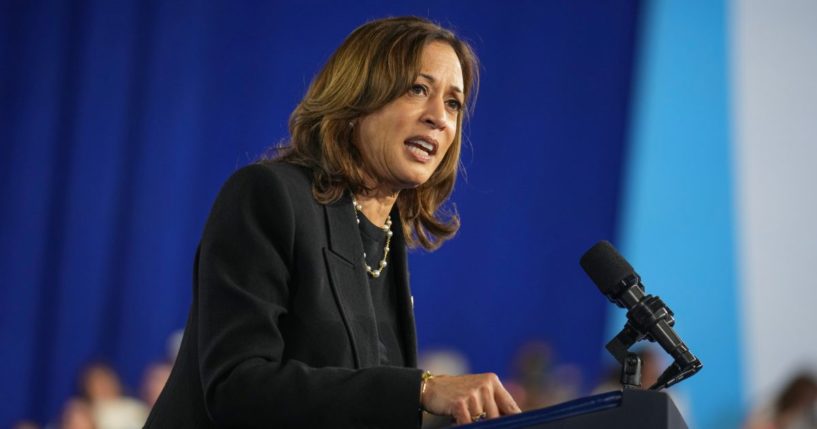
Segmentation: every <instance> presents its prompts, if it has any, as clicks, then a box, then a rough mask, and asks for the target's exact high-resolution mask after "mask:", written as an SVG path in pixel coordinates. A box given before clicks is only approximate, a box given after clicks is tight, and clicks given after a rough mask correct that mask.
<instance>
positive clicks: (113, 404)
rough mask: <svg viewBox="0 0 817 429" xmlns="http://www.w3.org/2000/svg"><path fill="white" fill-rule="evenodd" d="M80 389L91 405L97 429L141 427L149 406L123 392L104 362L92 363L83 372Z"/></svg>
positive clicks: (110, 369) (111, 370)
mask: <svg viewBox="0 0 817 429" xmlns="http://www.w3.org/2000/svg"><path fill="white" fill-rule="evenodd" d="M80 392H81V393H82V396H83V397H84V398H85V399H86V400H87V401H88V403H89V404H90V406H91V414H92V415H93V419H94V422H95V423H96V427H98V428H99V429H139V428H141V427H142V426H144V424H145V420H146V419H147V415H148V412H149V408H148V407H147V406H145V404H143V403H142V402H141V401H139V400H137V399H134V398H130V397H127V396H125V395H124V393H123V391H122V383H121V382H120V381H119V376H118V375H117V374H116V372H114V370H113V368H111V367H110V366H108V365H107V364H104V363H101V362H95V363H92V364H90V365H88V366H87V367H86V368H85V370H84V371H82V374H81V375H80Z"/></svg>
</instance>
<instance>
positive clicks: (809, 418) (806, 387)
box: [745, 371, 817, 429]
mask: <svg viewBox="0 0 817 429" xmlns="http://www.w3.org/2000/svg"><path fill="white" fill-rule="evenodd" d="M745 427H746V429H817V378H815V376H814V374H813V373H810V372H808V371H804V372H800V373H798V374H795V375H794V377H792V378H791V379H790V380H789V382H788V383H786V385H785V386H784V387H783V389H782V390H781V391H780V393H779V394H778V395H777V397H776V398H775V399H774V400H773V401H772V402H771V403H770V404H767V405H761V406H760V407H759V408H757V409H756V410H754V411H753V412H752V413H751V414H750V417H749V421H748V422H747V424H746V426H745Z"/></svg>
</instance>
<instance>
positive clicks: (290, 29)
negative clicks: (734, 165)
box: [0, 0, 639, 427]
mask: <svg viewBox="0 0 817 429" xmlns="http://www.w3.org/2000/svg"><path fill="white" fill-rule="evenodd" d="M638 9H639V8H638V4H637V2H636V1H635V0H631V1H624V2H622V1H615V2H612V1H611V2H595V1H579V2H577V1H573V0H563V1H548V2H539V1H517V2H504V3H499V2H497V3H494V2H460V1H434V2H432V1H419V2H416V1H408V0H405V1H398V2H388V3H385V2H384V3H382V4H381V3H380V2H372V1H362V2H351V3H343V4H341V3H336V2H330V1H326V2H312V1H309V2H291V3H282V2H267V1H264V2H261V1H258V2H251V1H242V2H234V1H212V2H197V1H192V2H174V1H57V0H55V1H46V0H44V1H24V0H19V1H14V0H11V1H8V0H7V1H4V2H2V3H0V201H1V202H0V398H3V399H2V401H0V426H2V427H7V426H8V425H10V424H11V423H12V422H13V421H15V420H17V419H20V418H23V417H27V418H32V419H35V420H38V421H40V422H45V421H48V420H51V419H53V418H54V417H55V416H56V415H57V414H58V413H59V410H60V407H61V405H62V403H63V402H64V400H65V399H66V397H67V396H68V395H70V394H72V393H74V392H75V391H76V380H75V377H76V374H77V371H78V369H79V368H81V366H82V365H83V364H84V363H86V362H88V361H89V360H91V359H104V360H107V361H108V362H110V363H111V364H112V365H113V366H114V368H115V369H116V370H117V371H118V372H119V373H120V374H121V375H122V377H123V380H124V381H125V383H126V385H128V386H131V387H134V386H136V385H137V384H138V382H139V380H140V378H141V375H142V371H143V370H144V368H145V366H146V365H147V364H148V363H150V362H152V361H155V360H159V359H162V358H163V357H164V355H165V348H166V340H167V337H168V335H169V334H170V333H171V332H172V331H174V330H176V329H179V328H181V327H183V323H184V320H185V318H186V315H187V310H188V306H189V303H190V299H191V296H190V291H191V286H190V278H191V270H192V261H193V255H194V251H195V247H196V243H197V240H198V237H199V234H200V232H201V229H202V226H203V223H204V220H205V218H206V216H207V213H208V210H209V207H210V204H211V203H212V200H213V198H214V196H215V194H216V192H217V191H218V188H219V186H220V184H221V183H222V182H223V181H224V179H225V178H226V177H227V176H229V175H230V173H231V172H232V171H234V170H235V169H237V168H238V167H240V166H243V165H245V164H247V163H249V162H251V161H252V160H253V159H255V158H256V157H257V156H258V155H259V154H260V153H261V152H262V151H263V150H264V149H265V148H267V147H269V146H271V145H273V144H276V143H278V142H280V141H282V140H283V139H285V138H286V136H287V126H286V121H287V118H288V115H289V112H290V111H291V110H292V109H293V107H294V106H295V104H296V103H297V101H298V100H299V98H300V97H301V96H302V94H303V93H304V91H305V89H306V87H307V85H308V83H309V81H310V80H311V78H312V76H313V75H314V74H315V73H316V72H317V70H318V69H319V67H320V66H321V64H323V62H324V61H325V60H326V59H327V57H328V56H329V55H330V54H331V52H332V51H333V50H334V48H335V47H336V46H337V45H338V44H339V43H340V41H341V40H342V38H343V37H344V36H345V35H346V34H348V33H349V32H350V31H351V30H352V29H353V28H355V27H356V26H358V25H360V24H362V23H363V22H365V21H367V20H369V19H373V18H378V17H384V16H390V15H391V16H394V15H405V14H414V15H420V16H426V17H429V18H431V19H434V20H436V21H438V22H440V23H442V24H443V25H446V26H450V27H453V28H454V29H456V30H457V31H458V32H459V33H460V34H461V35H463V36H464V37H466V38H467V39H469V40H471V41H472V43H473V44H474V46H475V48H476V50H477V52H478V54H479V55H480V57H481V59H482V66H483V70H482V73H483V75H482V77H483V79H482V87H481V92H480V94H479V101H478V104H477V110H476V114H475V115H474V117H473V120H472V122H471V123H470V125H469V127H468V129H467V130H466V134H467V135H468V136H469V142H470V143H469V146H468V147H467V148H466V149H465V151H464V159H463V162H464V164H465V166H466V170H467V174H466V175H464V176H463V179H462V180H461V181H460V182H459V183H458V186H457V189H456V191H455V195H454V201H455V202H456V205H457V208H458V209H459V212H460V214H461V216H462V219H463V226H462V230H461V234H460V236H459V237H458V238H457V239H455V240H453V241H452V242H450V243H449V244H447V245H446V246H444V247H443V249H442V250H440V251H438V252H436V253H434V254H423V253H416V254H414V255H413V256H412V260H411V264H412V284H413V289H414V295H415V299H416V304H417V305H416V311H417V321H418V330H419V335H420V345H421V348H429V347H433V346H448V347H453V348H456V349H459V350H460V351H462V352H463V353H464V354H465V355H466V356H468V357H469V358H470V359H471V362H472V367H473V369H475V370H478V371H483V370H491V371H496V372H499V373H500V374H503V373H505V372H507V370H508V368H509V365H510V361H511V359H512V356H513V353H514V351H515V350H516V349H517V347H518V346H519V345H521V344H522V343H524V342H525V341H528V340H530V339H541V340H544V341H547V342H549V343H551V344H552V345H553V347H554V349H555V350H556V351H557V353H558V356H559V359H560V360H561V361H564V362H570V363H574V364H576V365H578V366H579V367H580V368H581V369H582V370H583V371H584V374H585V382H586V385H588V386H589V385H590V384H591V383H592V382H593V381H594V378H595V377H596V376H597V375H598V371H599V366H600V361H601V356H602V345H603V343H604V338H603V332H604V326H603V323H604V320H605V314H604V312H605V308H606V306H607V304H606V303H605V301H604V300H603V298H602V297H601V296H600V295H598V294H597V292H595V291H594V290H593V289H594V288H593V287H592V285H590V283H589V281H588V280H586V279H585V278H584V275H583V273H581V271H580V269H579V268H578V265H577V259H578V257H579V255H580V254H581V252H582V251H583V250H584V249H585V248H587V247H589V246H590V245H591V244H592V243H593V242H594V241H595V240H598V239H601V238H608V239H609V238H613V239H614V238H615V236H616V231H615V230H614V225H615V224H616V219H615V213H616V211H617V205H618V194H619V177H620V171H621V170H622V166H621V163H622V159H623V152H624V150H625V141H626V134H627V123H628V112H629V100H630V85H631V81H632V76H631V75H632V69H633V61H634V58H633V57H634V52H635V49H634V48H635V46H634V45H635V40H636V28H637V21H638Z"/></svg>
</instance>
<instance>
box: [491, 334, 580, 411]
mask: <svg viewBox="0 0 817 429" xmlns="http://www.w3.org/2000/svg"><path fill="white" fill-rule="evenodd" d="M581 384H582V374H581V370H580V369H579V368H578V367H576V366H575V365H567V364H562V365H557V364H555V363H554V356H553V351H552V349H551V347H550V345H549V344H547V343H544V342H541V341H532V342H529V343H526V344H524V345H523V346H522V347H521V348H520V349H519V351H518V352H517V354H516V357H515V358H514V361H513V367H512V368H511V377H510V378H509V379H508V381H506V382H505V388H506V389H508V392H510V393H511V395H513V397H514V398H515V399H516V403H517V404H518V405H519V407H520V408H522V410H523V411H528V410H535V409H539V408H544V407H549V406H551V405H555V404H558V403H561V402H565V401H569V400H571V399H575V398H577V397H579V393H580V388H581Z"/></svg>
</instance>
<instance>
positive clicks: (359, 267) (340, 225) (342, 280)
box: [324, 195, 379, 368]
mask: <svg viewBox="0 0 817 429" xmlns="http://www.w3.org/2000/svg"><path fill="white" fill-rule="evenodd" d="M324 210H325V213H326V223H327V231H328V233H329V248H328V249H324V258H325V259H326V264H327V269H328V271H329V283H330V284H331V286H332V292H333V294H334V296H335V300H336V302H337V305H338V308H339V309H340V314H341V318H342V319H343V323H344V324H345V325H346V330H347V333H348V334H349V341H350V343H351V345H352V353H353V354H354V360H355V367H356V368H366V367H371V366H375V365H377V364H378V363H379V355H378V344H379V339H378V334H377V324H376V321H375V312H374V306H373V304H372V297H371V294H370V293H369V289H368V288H369V280H368V278H367V277H366V272H365V270H364V269H363V262H362V258H363V243H362V242H361V240H360V232H359V231H358V227H357V223H356V222H355V213H354V211H353V210H354V209H353V208H352V201H351V198H350V197H349V196H348V195H344V197H343V198H341V199H340V200H338V201H337V202H335V203H334V204H329V205H324Z"/></svg>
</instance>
